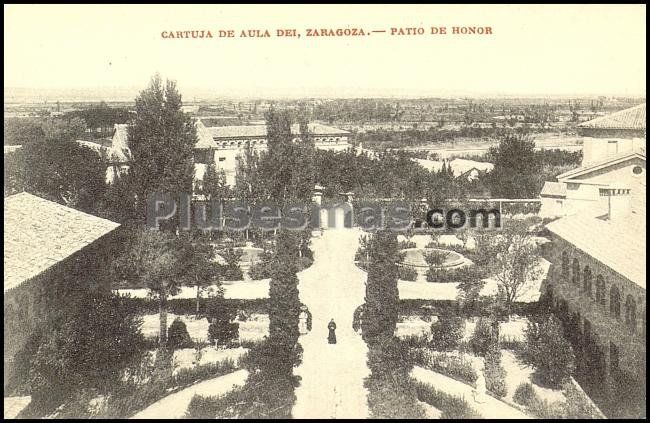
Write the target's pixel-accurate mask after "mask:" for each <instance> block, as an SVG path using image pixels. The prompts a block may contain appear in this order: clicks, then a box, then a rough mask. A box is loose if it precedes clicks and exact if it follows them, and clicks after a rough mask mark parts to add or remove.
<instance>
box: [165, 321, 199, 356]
mask: <svg viewBox="0 0 650 423" xmlns="http://www.w3.org/2000/svg"><path fill="white" fill-rule="evenodd" d="M193 345H194V343H193V342H192V338H190V334H189V332H188V331H187V327H186V326H185V323H184V322H183V321H182V320H181V319H180V318H178V317H177V318H175V319H174V321H173V322H172V324H171V326H169V329H168V330H167V347H168V348H171V349H172V350H176V349H179V348H191V347H192V346H193Z"/></svg>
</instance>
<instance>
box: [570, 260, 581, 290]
mask: <svg viewBox="0 0 650 423" xmlns="http://www.w3.org/2000/svg"><path fill="white" fill-rule="evenodd" d="M571 282H573V284H574V285H580V262H579V261H578V259H577V258H574V259H573V265H572V269H571Z"/></svg>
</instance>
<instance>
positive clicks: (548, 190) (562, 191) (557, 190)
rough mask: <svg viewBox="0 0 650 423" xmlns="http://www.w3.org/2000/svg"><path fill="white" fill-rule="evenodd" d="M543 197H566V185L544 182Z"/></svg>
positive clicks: (541, 194)
mask: <svg viewBox="0 0 650 423" xmlns="http://www.w3.org/2000/svg"><path fill="white" fill-rule="evenodd" d="M540 196H542V197H566V184H563V183H561V182H544V186H543V187H542V192H541V193H540Z"/></svg>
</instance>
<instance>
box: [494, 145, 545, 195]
mask: <svg viewBox="0 0 650 423" xmlns="http://www.w3.org/2000/svg"><path fill="white" fill-rule="evenodd" d="M488 154H489V155H490V156H491V157H492V159H493V160H494V169H493V170H492V172H490V173H489V176H488V181H489V182H490V191H491V193H492V195H493V196H494V197H503V198H533V197H536V196H537V195H538V194H539V192H538V187H537V174H538V173H539V171H540V166H539V162H538V160H536V156H535V142H534V141H531V140H528V139H526V138H525V137H523V136H512V135H509V136H506V137H505V138H503V139H502V140H501V141H500V143H499V145H498V147H493V148H491V149H490V151H489V153H488Z"/></svg>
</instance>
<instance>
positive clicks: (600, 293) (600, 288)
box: [596, 275, 605, 305]
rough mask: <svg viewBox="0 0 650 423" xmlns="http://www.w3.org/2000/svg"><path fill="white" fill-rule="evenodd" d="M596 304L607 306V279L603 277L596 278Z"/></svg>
mask: <svg viewBox="0 0 650 423" xmlns="http://www.w3.org/2000/svg"><path fill="white" fill-rule="evenodd" d="M596 302H597V303H598V304H601V305H605V279H603V277H602V276H601V275H598V276H597V277H596Z"/></svg>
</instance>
